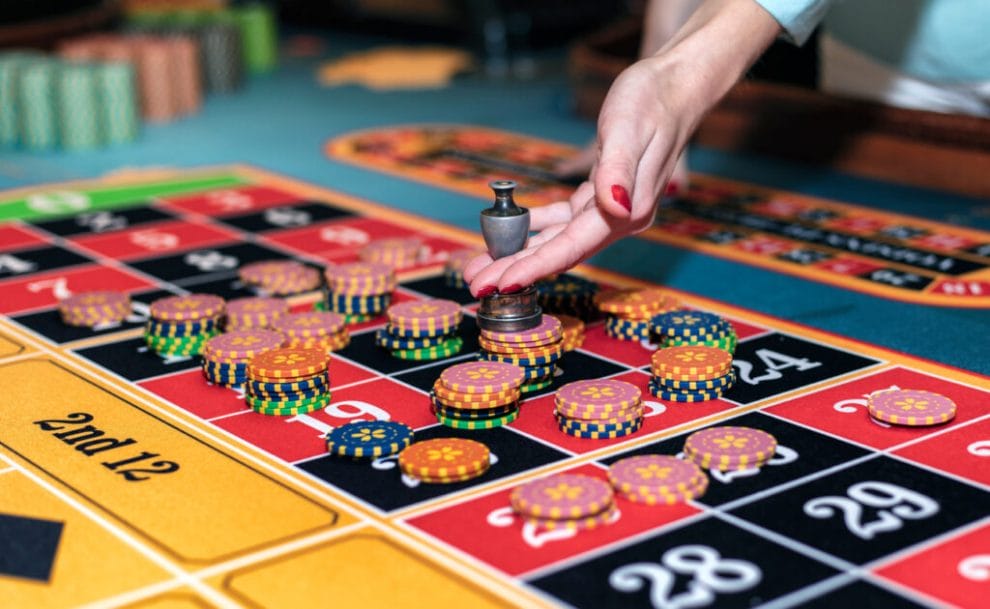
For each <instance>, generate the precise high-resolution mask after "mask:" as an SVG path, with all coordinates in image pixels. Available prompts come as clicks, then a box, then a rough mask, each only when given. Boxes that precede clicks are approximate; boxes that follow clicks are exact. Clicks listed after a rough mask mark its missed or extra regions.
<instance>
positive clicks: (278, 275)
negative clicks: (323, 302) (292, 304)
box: [237, 260, 321, 296]
mask: <svg viewBox="0 0 990 609" xmlns="http://www.w3.org/2000/svg"><path fill="white" fill-rule="evenodd" d="M237 275H238V277H240V279H241V281H243V282H244V283H246V284H247V285H251V286H255V287H257V288H259V289H260V290H262V291H263V292H265V293H268V294H274V295H277V296H286V295H289V294H299V293H301V292H309V291H312V290H315V289H317V288H319V287H320V281H321V280H320V272H319V271H317V270H316V269H314V268H312V267H308V266H306V265H305V264H303V263H301V262H296V261H295V260H263V261H261V262H252V263H251V264H246V265H244V266H242V267H241V268H240V269H238V270H237Z"/></svg>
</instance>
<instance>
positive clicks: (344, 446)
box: [324, 421, 413, 459]
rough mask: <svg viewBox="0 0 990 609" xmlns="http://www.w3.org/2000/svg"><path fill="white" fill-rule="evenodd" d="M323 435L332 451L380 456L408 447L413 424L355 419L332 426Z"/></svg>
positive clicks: (340, 453) (342, 454)
mask: <svg viewBox="0 0 990 609" xmlns="http://www.w3.org/2000/svg"><path fill="white" fill-rule="evenodd" d="M324 439H325V440H326V446H327V452H328V453H330V454H331V455H335V456H338V457H352V458H355V459H360V458H372V459H377V458H379V457H388V456H390V455H394V454H396V453H399V452H402V450H404V449H405V448H407V447H408V446H409V444H410V443H411V442H412V439H413V428H412V427H409V426H408V425H406V424H405V423H399V422H396V421H353V422H351V423H346V424H344V425H341V426H340V427H336V428H334V429H332V430H330V431H329V432H328V433H327V435H326V436H325V438H324Z"/></svg>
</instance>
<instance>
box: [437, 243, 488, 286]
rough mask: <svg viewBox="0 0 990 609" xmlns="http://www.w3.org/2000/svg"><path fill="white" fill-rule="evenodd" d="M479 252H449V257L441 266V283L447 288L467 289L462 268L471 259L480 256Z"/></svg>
mask: <svg viewBox="0 0 990 609" xmlns="http://www.w3.org/2000/svg"><path fill="white" fill-rule="evenodd" d="M482 253H484V252H482V251H481V250H475V249H463V250H457V251H454V252H450V256H449V257H448V258H447V261H446V262H444V265H443V282H444V284H445V285H446V286H447V287H448V288H454V289H458V290H464V289H467V287H468V284H467V282H466V281H464V267H465V266H467V263H468V262H470V261H471V260H472V259H473V258H476V257H478V256H480V255H481V254H482Z"/></svg>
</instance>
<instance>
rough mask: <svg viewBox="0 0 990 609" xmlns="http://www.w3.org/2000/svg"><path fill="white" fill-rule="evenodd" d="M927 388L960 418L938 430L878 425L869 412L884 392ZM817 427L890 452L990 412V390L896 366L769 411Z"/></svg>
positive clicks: (802, 397) (814, 393)
mask: <svg viewBox="0 0 990 609" xmlns="http://www.w3.org/2000/svg"><path fill="white" fill-rule="evenodd" d="M891 388H895V389H924V390H927V391H934V392H935V393H940V394H942V395H945V396H948V397H949V398H951V399H952V400H953V401H954V402H955V403H956V405H957V406H958V411H957V413H956V418H955V419H954V420H953V421H952V422H950V423H948V424H946V425H940V426H936V427H904V426H898V425H889V424H887V423H883V422H882V421H875V420H874V419H873V418H872V417H871V416H870V415H869V413H867V411H866V400H867V396H869V394H871V393H873V392H874V391H880V390H883V389H891ZM767 411H768V412H772V413H773V414H775V415H779V416H781V417H784V418H785V419H790V420H792V421H798V422H800V423H803V424H805V425H807V426H809V427H811V428H813V429H819V430H822V431H825V432H827V433H832V434H835V435H837V436H839V437H842V438H848V439H850V440H852V441H854V442H859V443H861V444H865V445H867V446H871V447H873V448H879V449H887V448H890V447H892V446H897V445H898V444H903V443H904V442H908V441H910V440H912V439H915V438H919V437H922V436H925V435H928V434H931V433H934V432H936V431H939V430H942V429H946V428H948V427H951V426H954V425H958V424H959V423H962V422H965V421H968V420H971V419H973V418H976V417H978V416H982V415H984V414H987V413H990V392H986V391H981V390H978V389H975V388H973V387H969V386H966V385H962V384H959V383H954V382H952V381H950V380H947V379H944V378H939V377H935V376H931V375H929V374H926V373H924V372H920V371H916V370H909V369H907V368H892V369H889V370H883V371H880V372H877V373H875V374H870V375H868V376H865V377H862V378H859V379H855V380H852V381H848V382H845V383H842V384H839V385H832V386H827V387H825V388H823V389H821V390H818V391H813V392H810V393H807V394H805V395H802V396H799V397H797V398H794V399H792V400H788V401H786V402H783V403H781V404H778V405H776V406H773V407H771V408H768V409H767Z"/></svg>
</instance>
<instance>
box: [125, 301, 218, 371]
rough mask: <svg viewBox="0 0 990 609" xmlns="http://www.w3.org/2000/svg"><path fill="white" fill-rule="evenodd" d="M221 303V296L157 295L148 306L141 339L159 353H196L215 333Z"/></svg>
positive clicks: (216, 331) (175, 354)
mask: <svg viewBox="0 0 990 609" xmlns="http://www.w3.org/2000/svg"><path fill="white" fill-rule="evenodd" d="M225 305H226V303H225V302H224V299H223V298H220V297H219V296H214V295H212V294H188V295H186V296H168V297H165V298H159V299H158V300H156V301H154V302H152V303H151V306H150V308H149V313H150V317H151V319H149V321H148V323H147V324H146V325H145V327H144V342H145V344H146V345H148V347H149V348H150V349H152V350H153V351H155V352H157V353H159V354H160V355H166V356H180V357H189V356H193V355H199V354H201V353H202V352H203V349H204V348H205V346H206V344H207V342H208V341H209V340H210V339H211V338H213V337H214V336H216V335H217V334H218V333H219V327H220V321H221V318H222V316H223V312H224V307H225Z"/></svg>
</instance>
